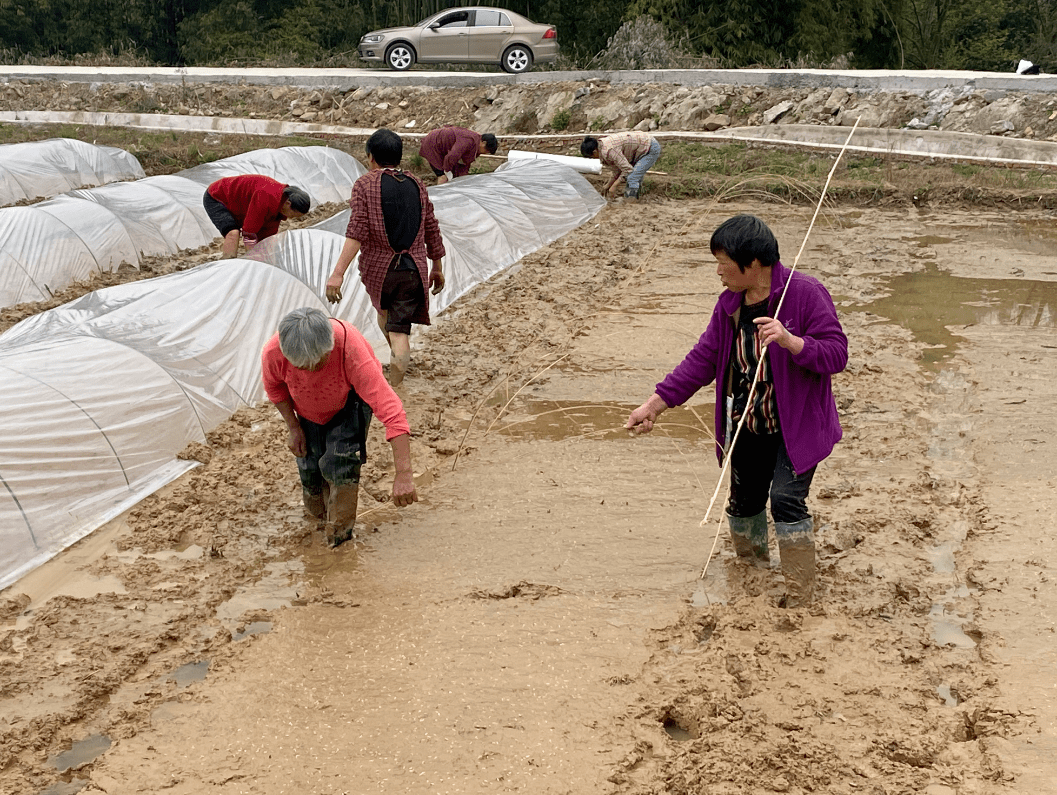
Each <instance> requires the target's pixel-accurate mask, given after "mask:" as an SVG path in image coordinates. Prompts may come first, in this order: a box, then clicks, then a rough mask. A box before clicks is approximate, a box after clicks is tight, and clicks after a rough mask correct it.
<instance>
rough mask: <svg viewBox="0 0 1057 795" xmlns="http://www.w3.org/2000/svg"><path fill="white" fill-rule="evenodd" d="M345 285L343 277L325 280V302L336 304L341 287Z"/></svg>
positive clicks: (339, 297)
mask: <svg viewBox="0 0 1057 795" xmlns="http://www.w3.org/2000/svg"><path fill="white" fill-rule="evenodd" d="M344 283H345V277H344V276H331V277H330V278H329V279H327V300H328V301H330V303H332V304H336V303H337V302H338V301H340V300H341V286H342V284H344Z"/></svg>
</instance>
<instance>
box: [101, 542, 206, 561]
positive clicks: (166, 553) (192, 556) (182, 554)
mask: <svg viewBox="0 0 1057 795" xmlns="http://www.w3.org/2000/svg"><path fill="white" fill-rule="evenodd" d="M204 554H205V550H204V549H202V547H201V546H199V545H198V544H188V545H187V546H185V547H183V548H182V549H163V550H161V551H160V552H150V553H145V552H143V551H141V550H139V549H129V550H124V551H122V552H119V553H117V555H115V557H116V558H117V559H118V560H119V561H121V562H122V563H135V562H136V561H137V560H143V559H146V560H199V559H200V558H201V557H202V556H203V555H204Z"/></svg>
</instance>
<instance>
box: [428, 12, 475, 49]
mask: <svg viewBox="0 0 1057 795" xmlns="http://www.w3.org/2000/svg"><path fill="white" fill-rule="evenodd" d="M469 26H470V12H469V11H466V10H454V11H451V12H450V13H447V14H442V15H440V16H438V17H437V18H436V19H434V20H433V21H432V22H430V23H429V24H428V25H427V26H426V28H425V30H423V31H422V37H421V38H420V39H419V44H418V60H420V61H465V60H466V59H467V57H468V56H469V52H470V45H469V42H470V37H469V36H468V35H467V34H468V31H469V30H470V27H469Z"/></svg>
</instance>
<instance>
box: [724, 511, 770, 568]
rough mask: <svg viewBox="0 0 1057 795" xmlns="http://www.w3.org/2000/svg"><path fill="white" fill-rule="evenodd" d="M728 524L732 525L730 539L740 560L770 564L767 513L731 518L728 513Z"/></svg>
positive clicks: (761, 512)
mask: <svg viewBox="0 0 1057 795" xmlns="http://www.w3.org/2000/svg"><path fill="white" fill-rule="evenodd" d="M727 524H729V525H730V537H731V540H732V541H733V542H734V551H735V552H736V553H737V554H738V557H739V558H750V559H752V560H755V561H757V562H762V563H763V564H764V565H767V564H768V563H770V560H771V555H770V552H769V551H768V550H767V512H766V511H760V512H759V513H758V514H756V515H755V516H731V515H730V514H729V513H728V514H727Z"/></svg>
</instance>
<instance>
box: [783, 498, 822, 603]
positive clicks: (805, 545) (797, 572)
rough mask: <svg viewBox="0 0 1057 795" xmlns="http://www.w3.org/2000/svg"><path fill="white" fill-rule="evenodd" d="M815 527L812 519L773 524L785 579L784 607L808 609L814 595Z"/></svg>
mask: <svg viewBox="0 0 1057 795" xmlns="http://www.w3.org/2000/svg"><path fill="white" fill-rule="evenodd" d="M814 526H815V523H814V522H813V521H812V519H811V517H808V518H807V519H801V520H800V521H799V522H788V523H787V522H775V525H774V529H775V532H776V534H777V535H778V551H779V552H780V553H781V556H782V575H783V576H784V577H785V591H786V596H785V607H808V606H809V605H810V604H811V600H812V598H813V597H814V595H815V537H814V535H813V534H812V531H813V530H814Z"/></svg>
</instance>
